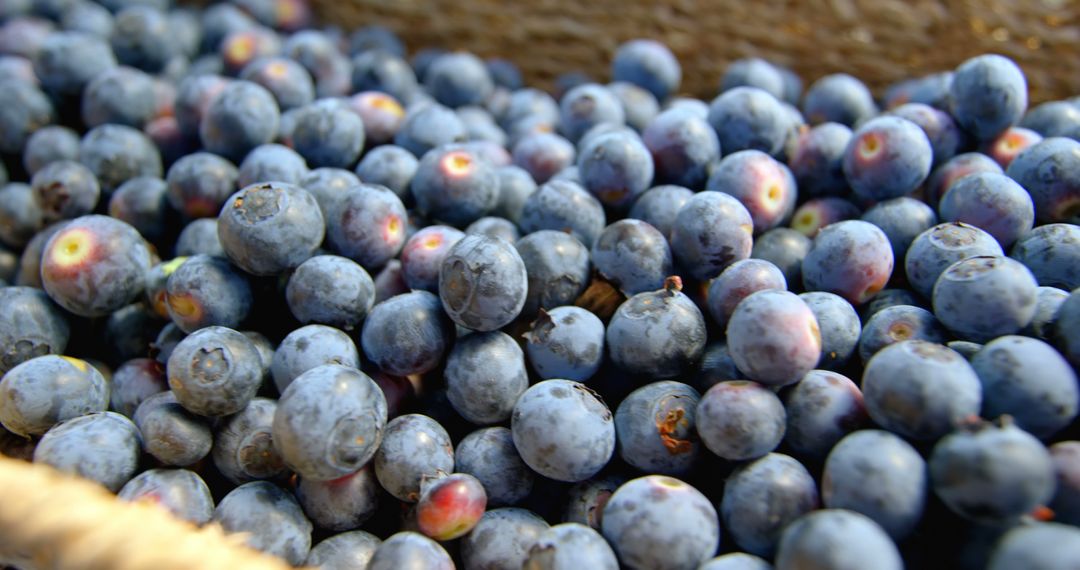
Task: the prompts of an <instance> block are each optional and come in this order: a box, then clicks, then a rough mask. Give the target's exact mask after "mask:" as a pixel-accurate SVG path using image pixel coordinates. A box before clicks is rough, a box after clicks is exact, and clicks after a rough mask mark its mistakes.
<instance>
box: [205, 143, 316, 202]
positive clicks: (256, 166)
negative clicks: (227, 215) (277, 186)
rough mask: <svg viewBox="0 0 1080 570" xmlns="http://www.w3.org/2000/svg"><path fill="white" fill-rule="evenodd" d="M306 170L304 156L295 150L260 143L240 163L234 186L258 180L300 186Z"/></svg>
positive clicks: (306, 172)
mask: <svg viewBox="0 0 1080 570" xmlns="http://www.w3.org/2000/svg"><path fill="white" fill-rule="evenodd" d="M308 172H309V171H308V167H307V163H306V162H305V161H304V157H302V156H300V154H299V153H297V152H296V151H295V150H293V149H291V148H289V147H287V146H282V145H280V144H261V145H259V146H257V147H255V148H253V149H251V152H249V153H247V156H245V157H244V160H243V161H242V162H241V163H240V170H239V172H238V176H237V179H236V186H238V187H240V188H243V187H245V186H251V185H252V184H258V183H260V182H287V183H289V184H294V185H297V186H300V185H302V183H303V181H304V179H305V178H306V177H307V175H308ZM304 188H305V190H306V189H307V188H306V186H305V187H304ZM222 203H224V200H223V201H222ZM219 210H220V208H219Z"/></svg>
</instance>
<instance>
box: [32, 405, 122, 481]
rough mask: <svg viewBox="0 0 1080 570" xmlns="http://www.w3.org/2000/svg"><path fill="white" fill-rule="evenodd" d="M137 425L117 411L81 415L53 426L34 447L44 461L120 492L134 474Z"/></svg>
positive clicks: (35, 460) (35, 452)
mask: <svg viewBox="0 0 1080 570" xmlns="http://www.w3.org/2000/svg"><path fill="white" fill-rule="evenodd" d="M140 439H141V437H140V435H139V430H138V428H136V427H135V424H133V423H132V422H131V420H129V419H127V418H126V417H124V416H121V415H120V414H117V413H115V412H95V413H90V414H86V415H81V416H78V417H75V418H72V419H70V420H67V421H65V422H62V423H59V424H57V425H55V426H53V427H52V428H51V429H49V431H47V432H45V435H44V436H42V438H41V441H40V442H38V445H37V448H35V449H34V463H42V464H45V465H49V466H52V467H55V468H56V469H59V470H60V471H65V472H68V473H73V474H75V475H78V476H80V477H84V478H86V479H89V480H91V481H96V482H98V483H100V484H101V485H102V486H104V487H105V488H106V489H108V490H110V491H112V492H114V493H115V492H117V491H119V490H120V488H121V487H123V486H124V484H125V483H127V482H128V481H129V480H131V478H132V477H134V476H135V472H136V469H137V467H138V463H139V440H140Z"/></svg>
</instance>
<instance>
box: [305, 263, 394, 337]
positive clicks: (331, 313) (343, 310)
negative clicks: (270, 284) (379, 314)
mask: <svg viewBox="0 0 1080 570" xmlns="http://www.w3.org/2000/svg"><path fill="white" fill-rule="evenodd" d="M285 298H286V300H287V302H288V304H289V310H290V311H292V314H293V316H294V317H296V319H297V320H298V321H300V322H302V323H317V324H322V325H329V326H333V327H338V328H340V329H343V330H346V331H348V330H352V329H354V328H356V327H358V326H360V323H362V322H363V321H364V319H365V318H366V317H367V315H368V313H369V312H371V309H372V307H373V306H374V304H375V282H374V281H373V280H372V279H371V275H369V274H368V272H367V271H365V270H364V268H363V267H361V266H360V265H359V264H358V263H356V262H355V261H353V260H351V259H348V258H345V257H340V256H336V255H316V256H313V257H310V258H308V259H307V261H305V262H303V263H301V264H300V265H299V266H298V267H297V268H296V271H294V272H293V273H292V275H290V276H289V282H288V284H287V285H286V287H285Z"/></svg>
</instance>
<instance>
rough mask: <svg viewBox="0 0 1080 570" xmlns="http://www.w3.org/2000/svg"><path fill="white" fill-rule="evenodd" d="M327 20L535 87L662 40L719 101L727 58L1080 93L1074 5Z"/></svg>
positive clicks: (538, 2) (507, 12) (466, 10)
mask: <svg viewBox="0 0 1080 570" xmlns="http://www.w3.org/2000/svg"><path fill="white" fill-rule="evenodd" d="M312 3H313V4H314V6H315V8H316V13H317V14H318V16H319V17H320V21H322V22H327V23H332V24H337V25H341V26H343V27H346V28H351V27H355V26H358V25H362V24H369V23H379V24H382V25H385V26H388V27H390V28H391V29H393V30H395V31H396V32H398V33H399V34H400V35H401V37H402V38H403V39H404V40H405V42H406V45H407V46H409V48H410V49H411V50H416V49H419V48H424V47H441V48H449V49H466V50H470V51H473V52H476V53H478V54H480V55H483V56H503V57H508V58H510V59H511V60H513V61H515V62H516V63H518V64H519V65H520V66H521V67H522V69H523V71H524V72H525V74H526V77H527V80H528V82H529V83H530V84H539V85H542V86H546V87H550V85H551V80H552V79H553V78H554V77H555V76H557V75H558V74H560V73H562V72H566V71H570V70H583V71H586V72H588V73H590V74H591V75H592V76H593V77H594V78H596V79H598V80H601V81H606V80H607V79H608V65H609V62H610V60H611V55H612V54H613V53H614V50H615V48H616V47H617V46H618V45H619V43H620V42H622V41H624V40H627V39H631V38H635V37H652V38H656V39H660V40H662V41H664V42H666V43H667V44H668V45H669V46H670V47H671V48H672V50H673V51H674V52H675V53H676V55H677V56H678V57H679V60H680V61H681V62H682V65H683V91H684V92H685V93H688V94H693V95H696V96H699V97H704V98H711V97H712V96H713V95H715V92H716V89H717V86H718V85H719V79H720V75H721V73H722V72H723V70H724V68H725V66H726V65H727V63H729V62H730V61H732V60H734V59H737V58H740V57H746V56H751V55H757V56H762V57H766V58H768V59H770V60H772V61H774V62H776V63H780V64H784V65H788V66H790V67H792V68H794V69H795V70H796V71H797V72H799V74H800V75H801V76H802V77H803V79H804V80H805V81H807V82H808V83H809V81H812V80H813V79H815V78H817V77H820V76H822V75H825V74H828V73H833V72H837V71H846V72H848V73H851V74H853V75H856V76H857V77H859V78H861V79H863V80H864V81H866V82H867V83H868V84H869V85H870V86H871V87H872V88H873V89H874V90H875V91H876V92H877V93H881V91H882V90H883V89H884V87H885V86H887V85H888V84H890V83H891V82H894V81H897V80H899V79H904V78H910V77H913V76H917V75H922V74H926V73H930V72H935V71H942V70H947V69H952V68H954V67H955V66H956V65H957V64H958V63H960V62H961V61H963V60H964V59H966V58H968V57H971V56H973V55H978V54H981V53H987V52H994V53H1001V54H1004V55H1008V56H1009V57H1012V58H1013V59H1015V60H1016V61H1017V62H1018V63H1019V64H1020V65H1021V67H1023V69H1024V71H1025V72H1026V73H1027V76H1028V81H1029V85H1030V90H1031V99H1032V101H1045V100H1048V99H1056V98H1063V97H1067V96H1071V95H1074V94H1080V5H1078V4H1080V3H1078V2H1075V1H1074V0H1029V1H1024V0H1009V1H1005V0H966V1H965V0H911V1H905V0H806V1H800V0H762V1H750V2H744V1H730V0H667V1H665V2H655V1H638V0H592V1H590V2H565V1H561V0H530V1H526V2H500V1H498V0H482V1H478V0H394V1H386V0H312Z"/></svg>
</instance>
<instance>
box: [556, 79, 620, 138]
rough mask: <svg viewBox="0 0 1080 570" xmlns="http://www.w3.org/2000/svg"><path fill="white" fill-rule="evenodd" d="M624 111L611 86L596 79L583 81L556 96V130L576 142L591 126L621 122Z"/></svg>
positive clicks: (618, 123)
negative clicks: (599, 82)
mask: <svg viewBox="0 0 1080 570" xmlns="http://www.w3.org/2000/svg"><path fill="white" fill-rule="evenodd" d="M625 123H626V112H625V111H624V110H623V106H622V103H621V102H620V101H619V98H618V97H616V96H615V94H614V93H612V92H611V90H610V89H608V88H606V87H604V86H602V85H598V84H596V83H588V82H586V83H583V84H581V85H578V86H576V87H574V88H572V89H570V90H569V91H567V92H566V94H565V95H563V96H562V98H561V99H560V100H559V130H560V131H561V132H562V134H563V135H564V136H566V138H567V139H569V140H570V141H571V142H574V143H578V142H579V141H580V139H581V138H582V136H583V135H584V134H585V133H586V132H588V131H589V130H590V129H591V128H593V127H595V126H597V125H600V124H611V125H616V126H621V125H624V124H625Z"/></svg>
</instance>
